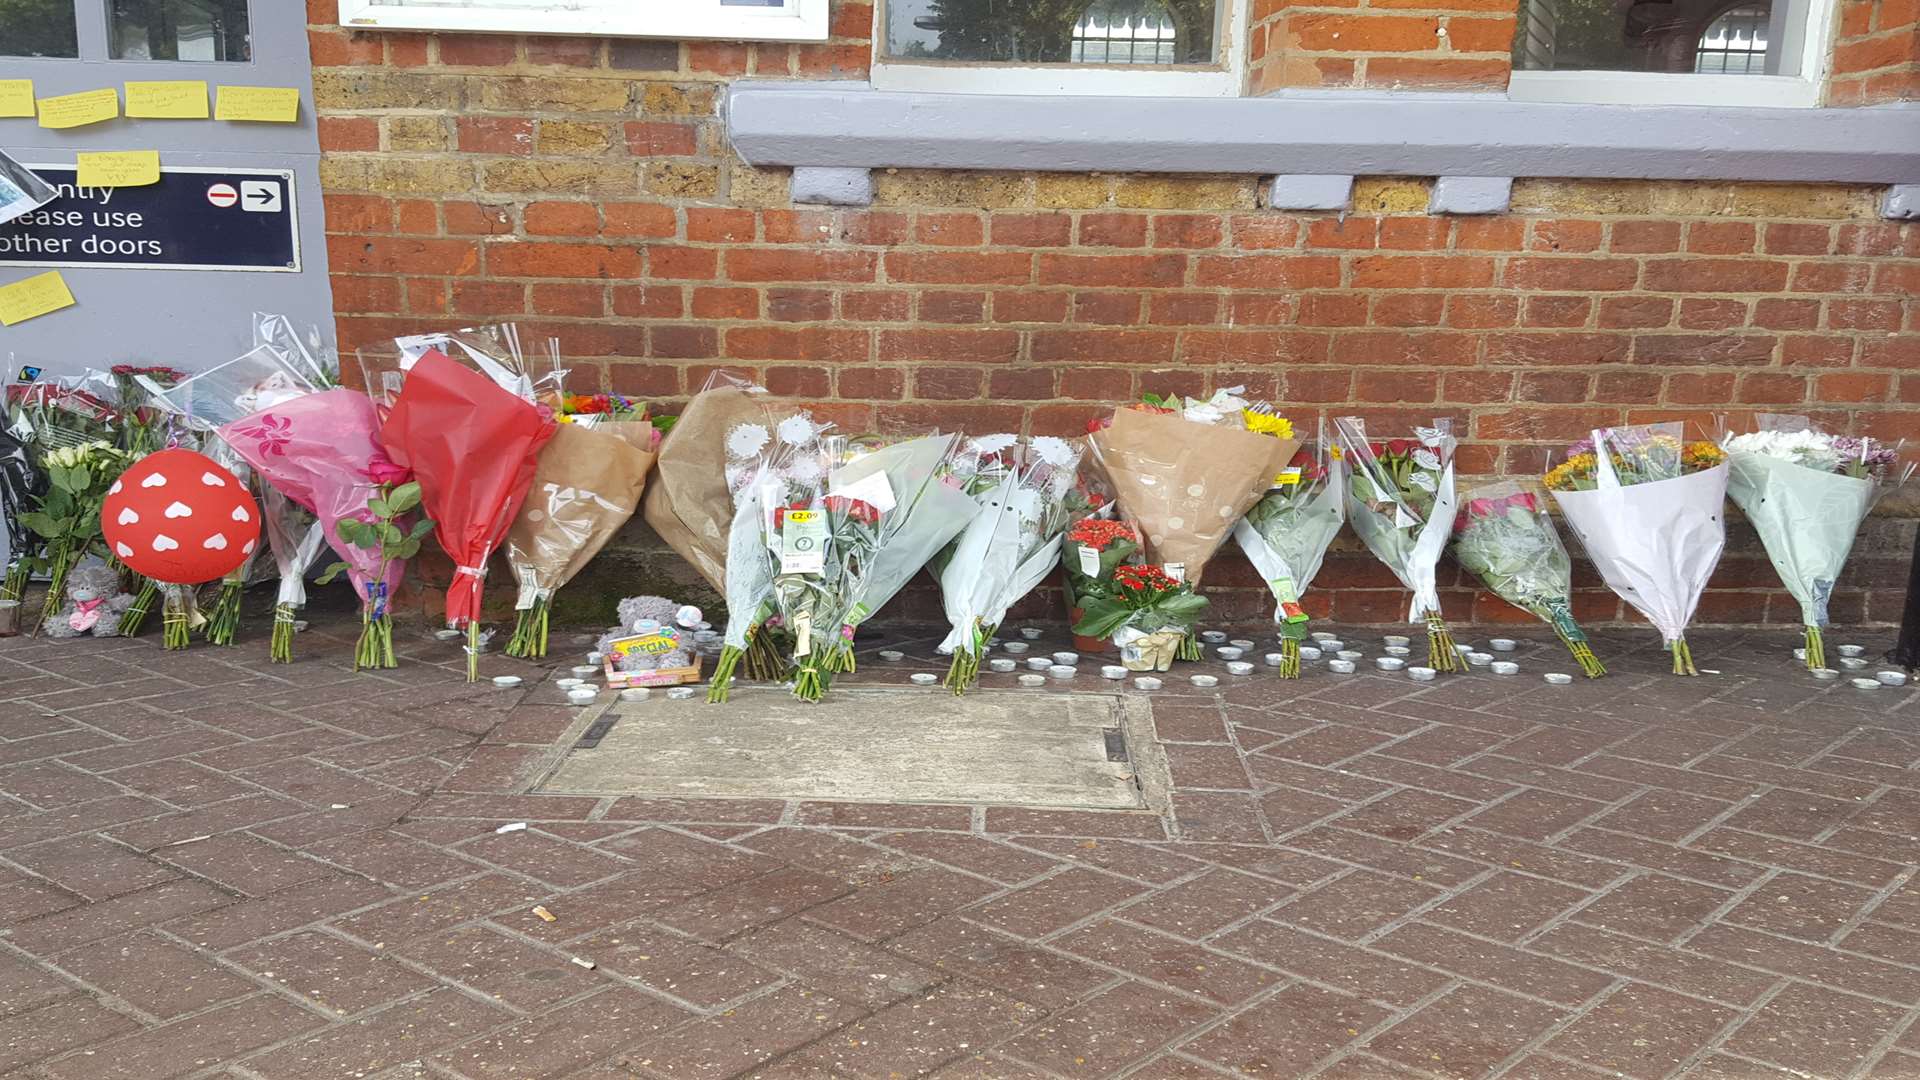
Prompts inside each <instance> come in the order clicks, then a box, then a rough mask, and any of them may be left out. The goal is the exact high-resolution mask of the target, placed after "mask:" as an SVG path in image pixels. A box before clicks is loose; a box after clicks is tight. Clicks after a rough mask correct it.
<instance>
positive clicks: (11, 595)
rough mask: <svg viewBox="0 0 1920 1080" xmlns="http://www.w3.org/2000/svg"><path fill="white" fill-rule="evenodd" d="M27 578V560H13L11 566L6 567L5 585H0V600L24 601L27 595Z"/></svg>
mask: <svg viewBox="0 0 1920 1080" xmlns="http://www.w3.org/2000/svg"><path fill="white" fill-rule="evenodd" d="M29 576H30V575H29V571H28V570H27V560H25V559H23V558H16V559H14V561H13V563H12V565H10V566H8V567H7V580H6V583H5V584H4V585H0V600H21V599H24V598H25V597H26V595H27V578H28V577H29Z"/></svg>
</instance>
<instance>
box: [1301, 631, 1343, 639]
mask: <svg viewBox="0 0 1920 1080" xmlns="http://www.w3.org/2000/svg"><path fill="white" fill-rule="evenodd" d="M1307 636H1308V637H1310V638H1312V639H1313V640H1315V641H1336V640H1338V639H1339V637H1340V635H1338V634H1334V633H1330V632H1328V631H1326V630H1315V631H1314V632H1313V633H1311V634H1308V635H1307Z"/></svg>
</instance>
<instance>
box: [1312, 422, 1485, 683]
mask: <svg viewBox="0 0 1920 1080" xmlns="http://www.w3.org/2000/svg"><path fill="white" fill-rule="evenodd" d="M1333 427H1334V437H1335V439H1336V440H1337V442H1338V445H1339V448H1340V465H1341V472H1342V474H1343V475H1344V477H1345V483H1344V486H1345V488H1346V496H1347V520H1349V521H1351V522H1352V523H1353V531H1354V532H1355V533H1358V534H1359V536H1360V540H1361V542H1362V543H1364V544H1366V545H1367V550H1368V551H1371V552H1373V555H1374V557H1375V558H1377V559H1379V560H1380V561H1381V562H1383V563H1385V564H1386V566H1387V569H1389V570H1391V571H1393V576H1394V577H1396V578H1398V579H1400V584H1402V585H1404V586H1406V587H1407V589H1408V591H1410V592H1411V593H1413V605H1412V608H1411V610H1410V611H1409V612H1408V615H1407V618H1408V621H1409V622H1413V623H1416V624H1419V623H1425V624H1426V627H1427V666H1429V667H1431V668H1433V669H1434V670H1435V671H1459V670H1460V669H1461V662H1460V654H1459V652H1458V650H1456V649H1455V648H1454V641H1453V632H1452V631H1451V630H1449V629H1448V628H1447V620H1446V617H1445V616H1444V615H1443V614H1442V612H1441V610H1440V589H1439V583H1438V579H1437V568H1438V566H1439V564H1440V555H1441V553H1442V552H1444V551H1445V550H1446V547H1447V539H1448V537H1449V536H1451V535H1452V533H1453V519H1454V514H1455V513H1456V512H1457V511H1458V509H1459V507H1458V506H1457V504H1456V503H1455V500H1454V490H1453V451H1454V447H1455V442H1454V438H1453V431H1452V425H1451V423H1450V422H1449V421H1448V420H1446V419H1445V418H1442V419H1438V420H1435V421H1434V423H1433V426H1432V427H1423V428H1416V429H1415V430H1414V437H1413V438H1411V439H1407V438H1400V439H1388V440H1385V441H1372V440H1369V439H1368V437H1367V429H1366V423H1365V422H1364V421H1363V420H1362V419H1361V418H1359V417H1357V416H1343V417H1341V418H1340V419H1338V420H1335V421H1334V424H1333Z"/></svg>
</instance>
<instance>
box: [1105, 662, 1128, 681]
mask: <svg viewBox="0 0 1920 1080" xmlns="http://www.w3.org/2000/svg"><path fill="white" fill-rule="evenodd" d="M1100 677H1101V678H1103V679H1124V678H1126V677H1127V669H1126V668H1123V667H1121V666H1120V665H1119V664H1102V665H1100Z"/></svg>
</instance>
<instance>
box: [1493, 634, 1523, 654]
mask: <svg viewBox="0 0 1920 1080" xmlns="http://www.w3.org/2000/svg"><path fill="white" fill-rule="evenodd" d="M1487 644H1488V645H1489V646H1491V647H1492V648H1493V651H1494V652H1512V651H1513V650H1515V649H1517V648H1519V647H1520V643H1519V642H1517V641H1515V640H1513V639H1512V638H1507V637H1497V638H1494V639H1493V640H1492V641H1489V642H1487Z"/></svg>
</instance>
